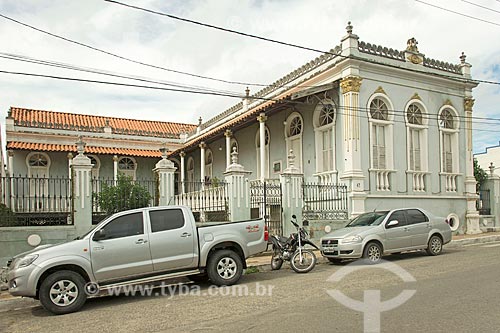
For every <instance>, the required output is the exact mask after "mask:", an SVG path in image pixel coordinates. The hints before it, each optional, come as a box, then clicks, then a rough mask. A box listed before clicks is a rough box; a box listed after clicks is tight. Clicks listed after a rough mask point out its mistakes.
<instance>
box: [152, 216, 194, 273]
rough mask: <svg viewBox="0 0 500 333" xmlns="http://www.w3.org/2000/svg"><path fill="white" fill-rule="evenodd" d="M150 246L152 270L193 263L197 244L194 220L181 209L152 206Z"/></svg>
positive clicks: (168, 269)
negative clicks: (189, 218) (154, 208)
mask: <svg viewBox="0 0 500 333" xmlns="http://www.w3.org/2000/svg"><path fill="white" fill-rule="evenodd" d="M148 216H149V223H150V228H151V234H150V237H149V239H150V245H149V246H150V248H151V258H152V260H153V268H154V270H155V271H170V270H179V269H185V268H190V267H193V268H195V267H196V266H197V264H198V261H197V260H195V253H197V248H198V244H197V243H196V237H195V232H196V230H195V229H194V226H193V223H191V221H189V220H186V218H185V216H184V213H183V211H182V209H180V208H171V209H158V210H151V211H150V212H149V214H148Z"/></svg>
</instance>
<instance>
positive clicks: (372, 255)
mask: <svg viewBox="0 0 500 333" xmlns="http://www.w3.org/2000/svg"><path fill="white" fill-rule="evenodd" d="M363 258H364V259H365V261H366V262H367V263H368V264H376V263H378V262H379V261H380V260H381V259H382V247H381V246H380V245H379V244H378V243H375V242H372V243H368V244H367V245H366V246H365V249H364V251H363Z"/></svg>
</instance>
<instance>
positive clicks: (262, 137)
mask: <svg viewBox="0 0 500 333" xmlns="http://www.w3.org/2000/svg"><path fill="white" fill-rule="evenodd" d="M257 121H258V122H259V141H260V147H259V153H260V180H261V181H264V179H265V178H266V163H269V161H266V121H267V116H266V114H265V113H261V114H259V116H258V117H257Z"/></svg>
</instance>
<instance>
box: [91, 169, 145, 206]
mask: <svg viewBox="0 0 500 333" xmlns="http://www.w3.org/2000/svg"><path fill="white" fill-rule="evenodd" d="M151 198H152V197H151V194H150V193H149V191H148V190H147V188H145V187H144V186H141V185H139V184H135V183H134V182H133V180H132V177H129V176H126V175H124V174H118V179H117V180H116V185H114V186H109V185H107V184H103V188H102V190H101V192H100V193H99V194H98V195H97V199H98V201H99V206H100V207H101V209H102V210H104V211H105V212H106V213H108V214H113V213H116V212H120V211H123V210H127V209H134V208H142V207H147V206H148V205H149V202H150V200H151Z"/></svg>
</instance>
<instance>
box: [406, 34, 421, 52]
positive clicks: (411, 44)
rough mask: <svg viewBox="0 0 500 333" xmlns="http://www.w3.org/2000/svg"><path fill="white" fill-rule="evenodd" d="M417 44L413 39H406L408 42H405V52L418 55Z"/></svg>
mask: <svg viewBox="0 0 500 333" xmlns="http://www.w3.org/2000/svg"><path fill="white" fill-rule="evenodd" d="M417 44H418V42H417V40H416V39H415V37H412V38H410V39H408V41H407V42H406V51H410V52H415V53H418V47H417Z"/></svg>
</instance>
